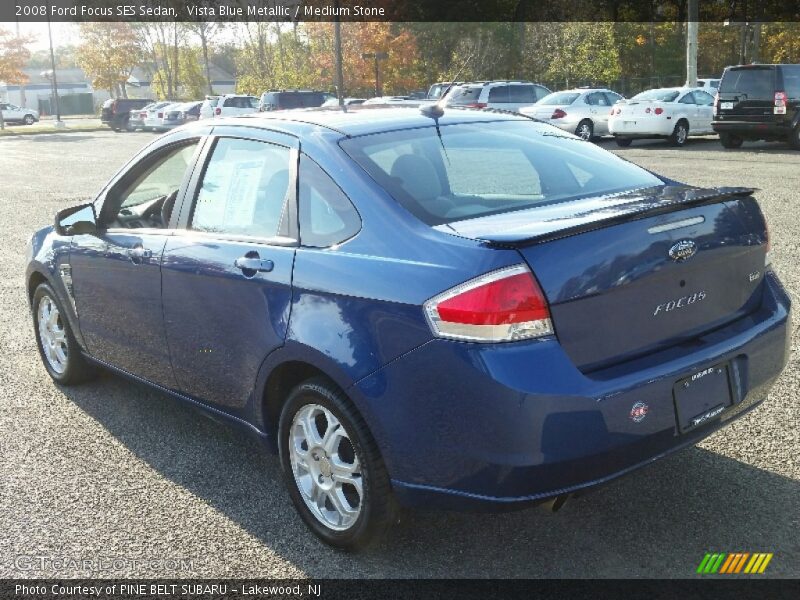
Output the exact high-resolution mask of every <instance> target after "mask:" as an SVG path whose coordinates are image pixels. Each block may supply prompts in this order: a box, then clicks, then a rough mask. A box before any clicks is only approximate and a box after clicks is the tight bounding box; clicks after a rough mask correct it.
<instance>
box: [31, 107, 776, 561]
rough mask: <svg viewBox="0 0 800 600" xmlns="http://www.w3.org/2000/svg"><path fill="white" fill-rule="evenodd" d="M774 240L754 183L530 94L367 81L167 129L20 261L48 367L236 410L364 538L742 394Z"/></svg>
mask: <svg viewBox="0 0 800 600" xmlns="http://www.w3.org/2000/svg"><path fill="white" fill-rule="evenodd" d="M768 248H769V239H768V233H767V225H766V223H765V220H764V217H763V215H762V213H761V211H760V209H759V206H758V203H757V201H756V200H755V199H754V198H753V195H752V190H750V189H746V188H740V187H719V188H708V189H699V188H695V187H691V186H688V185H683V184H679V183H677V182H674V181H671V180H668V179H665V178H662V177H659V176H658V175H655V174H653V173H650V172H648V171H645V170H643V169H641V168H639V167H637V166H635V165H633V164H630V163H628V162H626V161H624V160H622V159H620V158H618V157H616V156H614V155H613V154H611V153H609V152H606V151H605V150H603V149H600V148H598V147H596V146H594V145H592V144H591V143H588V142H586V141H583V140H581V139H580V138H578V137H576V136H574V135H572V134H569V133H565V132H562V131H560V130H559V129H556V128H554V127H552V126H550V125H547V124H543V123H539V122H536V121H535V120H532V119H529V118H526V117H524V116H522V115H519V114H513V113H492V112H487V111H478V110H469V109H455V108H447V109H444V111H443V112H442V111H441V110H440V111H439V112H436V111H434V110H429V109H425V108H423V109H422V110H419V109H414V108H378V109H367V108H364V109H350V110H348V111H347V112H343V111H327V110H315V111H310V112H309V111H303V112H294V113H293V112H286V113H263V114H262V115H260V116H249V117H244V118H235V119H230V118H229V119H224V118H223V119H217V120H214V121H213V122H208V121H200V122H197V123H193V124H190V125H187V126H185V127H181V128H178V129H175V130H173V131H171V132H170V133H168V134H166V135H164V136H162V137H160V138H158V139H157V140H155V141H153V142H152V143H151V144H150V145H148V146H147V147H146V148H144V149H143V150H142V151H141V152H140V153H139V154H138V155H137V156H135V157H134V158H133V159H132V160H131V161H130V162H129V163H128V164H127V165H126V166H124V167H123V168H122V169H121V170H120V171H119V173H117V174H116V175H115V176H114V177H113V178H112V179H111V180H110V181H109V182H108V184H107V185H106V186H105V187H104V188H103V189H102V190H101V191H100V192H99V194H98V195H97V196H96V198H94V200H93V201H91V202H88V203H85V204H83V205H79V206H75V207H72V208H67V209H64V210H62V211H61V212H60V213H59V214H58V215H57V216H56V220H55V223H54V224H53V225H52V226H48V227H45V228H43V229H41V230H39V231H37V232H36V233H34V234H33V237H32V239H31V241H30V243H29V245H28V256H27V270H26V274H25V276H26V289H27V291H28V297H29V301H30V306H31V311H32V315H33V324H34V329H35V334H36V339H37V341H38V345H39V350H40V353H41V356H42V360H43V364H44V367H45V368H46V369H47V371H48V373H49V374H50V376H51V377H52V378H53V379H54V380H55V382H56V383H58V384H60V385H72V384H77V383H79V382H82V381H86V380H89V379H90V378H91V377H92V376H93V375H94V374H95V372H96V369H97V368H98V367H103V368H106V369H110V370H112V371H114V372H117V373H119V374H121V375H124V376H126V377H128V378H131V379H133V380H135V381H138V382H142V383H144V384H146V385H149V386H152V387H154V388H156V389H158V390H161V391H162V392H164V393H165V394H167V395H170V396H172V397H174V398H177V399H179V400H181V401H184V402H187V403H189V404H191V405H193V406H195V407H197V408H198V409H200V410H203V411H207V412H208V413H211V414H212V415H213V416H214V417H215V418H220V419H226V420H228V421H229V422H230V423H231V424H233V425H236V426H239V427H241V428H242V430H243V431H244V432H248V433H250V434H252V435H254V436H256V437H257V438H259V439H261V440H263V441H264V443H265V444H266V445H267V446H268V447H269V448H271V449H272V450H274V451H275V452H276V453H277V454H278V455H279V457H280V464H281V465H282V468H283V470H284V473H285V475H286V483H287V486H288V490H289V494H290V496H291V498H292V500H293V502H294V505H295V506H296V508H297V510H298V511H299V514H300V516H301V517H302V519H303V520H304V521H305V523H306V524H307V525H308V526H309V527H310V529H311V530H312V531H313V532H314V533H315V534H316V535H318V536H319V537H320V538H321V539H323V540H324V541H326V542H327V543H329V544H332V545H334V546H337V547H340V548H347V549H357V548H361V547H363V546H364V545H366V544H368V543H369V542H370V541H372V540H374V539H376V538H378V537H379V536H380V535H381V534H382V533H383V532H384V531H385V530H386V529H387V528H388V527H389V526H390V525H391V524H392V523H393V522H394V521H395V519H396V517H395V515H396V511H397V508H398V507H400V506H406V507H411V506H427V507H434V506H436V507H443V508H457V509H474V508H483V509H486V508H488V509H501V508H507V507H522V506H528V505H530V504H532V503H536V502H541V501H544V500H547V499H554V498H555V499H557V501H558V502H561V501H563V499H564V498H566V497H567V496H568V495H570V494H572V493H574V492H577V491H579V490H582V489H584V488H587V487H590V486H594V485H596V484H599V483H602V482H606V481H609V480H611V479H613V478H615V477H618V476H620V475H623V474H625V473H628V472H630V471H632V470H634V469H636V468H638V467H641V466H644V465H647V464H649V463H651V462H653V461H654V460H655V459H658V458H660V457H663V456H665V455H667V454H669V453H671V452H674V451H676V450H679V449H680V448H684V447H686V446H690V445H692V444H694V443H696V442H697V441H699V440H701V439H703V438H705V437H706V436H708V435H709V434H711V433H712V432H714V431H716V430H717V429H719V428H720V427H723V426H724V425H726V424H728V423H730V422H731V421H732V420H733V419H736V418H738V417H740V416H742V415H744V414H747V413H748V412H749V411H751V410H752V409H753V408H754V407H755V406H757V405H758V404H759V403H760V402H761V401H762V400H764V399H765V397H766V396H767V393H768V391H769V389H770V386H771V385H772V384H773V382H774V381H775V379H776V378H777V377H778V376H779V374H780V372H781V370H782V368H783V366H784V364H785V363H786V360H787V355H788V347H787V344H788V342H789V314H790V302H789V298H788V297H787V294H786V293H785V291H784V290H783V288H782V287H781V284H780V282H779V281H778V278H777V277H776V275H775V273H774V272H773V270H772V268H771V266H770V260H769V253H768ZM717 475H718V474H711V473H709V476H710V477H713V476H717ZM675 501H676V502H679V501H680V499H675Z"/></svg>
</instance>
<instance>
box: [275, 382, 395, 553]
mask: <svg viewBox="0 0 800 600" xmlns="http://www.w3.org/2000/svg"><path fill="white" fill-rule="evenodd" d="M323 422H324V428H322V423H323ZM333 433H336V434H337V435H336V436H335V437H330V436H331V435H332V434H333ZM278 445H279V450H280V460H281V467H282V468H283V472H284V477H285V480H286V485H287V487H288V489H289V495H290V496H291V498H292V502H293V503H294V505H295V508H296V509H297V511H298V512H299V513H300V516H301V517H302V519H303V521H304V522H305V523H306V525H307V526H308V527H309V529H311V531H312V532H313V533H314V534H315V535H316V536H317V537H318V538H320V539H321V540H322V541H324V542H326V543H327V544H330V545H331V546H334V547H336V548H339V549H342V550H348V551H357V550H361V549H363V548H365V547H367V546H369V545H370V544H372V543H374V542H376V541H377V540H378V539H380V538H381V537H382V536H383V535H384V534H385V533H386V531H388V529H389V528H390V527H391V525H392V524H393V523H394V522H395V520H396V515H397V506H396V503H395V499H394V495H393V493H392V487H391V483H390V481H389V474H388V472H387V470H386V466H385V465H384V463H383V459H382V458H381V455H380V452H379V451H378V446H377V444H376V443H375V440H374V439H373V438H372V436H371V435H370V433H369V430H368V429H367V426H366V423H365V422H364V419H363V418H362V417H361V415H359V414H358V412H357V411H356V409H355V407H353V405H352V403H351V402H350V400H349V399H348V398H347V396H345V395H344V394H343V393H342V392H341V391H340V390H339V389H338V388H336V387H335V386H334V385H333V384H332V383H331V382H330V381H328V380H327V379H325V378H321V377H319V378H312V379H309V380H307V381H305V382H303V383H301V384H299V385H298V386H297V387H295V388H294V389H293V390H292V392H291V393H290V394H289V397H288V399H287V400H286V404H285V405H284V406H283V409H282V411H281V416H280V421H279V428H278ZM345 480H348V481H345ZM349 481H352V482H353V483H349ZM359 486H360V489H359Z"/></svg>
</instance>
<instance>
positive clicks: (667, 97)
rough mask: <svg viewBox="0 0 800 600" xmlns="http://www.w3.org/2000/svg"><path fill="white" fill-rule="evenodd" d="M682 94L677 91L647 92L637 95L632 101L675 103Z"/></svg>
mask: <svg viewBox="0 0 800 600" xmlns="http://www.w3.org/2000/svg"><path fill="white" fill-rule="evenodd" d="M678 94H680V92H678V91H676V90H647V91H646V92H642V93H641V94H636V95H635V96H634V97H633V98H631V100H651V101H653V102H674V101H675V98H677V97H678Z"/></svg>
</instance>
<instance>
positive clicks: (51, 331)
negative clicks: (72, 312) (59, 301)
mask: <svg viewBox="0 0 800 600" xmlns="http://www.w3.org/2000/svg"><path fill="white" fill-rule="evenodd" d="M37 321H38V324H39V340H40V342H41V345H42V353H43V354H44V357H45V359H47V362H48V364H49V365H50V368H51V369H53V371H55V372H56V373H58V374H59V375H60V374H61V373H63V372H64V371H66V370H67V360H68V358H69V354H68V350H67V331H66V329H65V327H64V323H63V321H62V320H61V314H60V313H59V312H58V307H57V306H56V303H55V302H53V300H52V298H50V296H43V297H42V299H41V300H40V301H39V310H38V314H37Z"/></svg>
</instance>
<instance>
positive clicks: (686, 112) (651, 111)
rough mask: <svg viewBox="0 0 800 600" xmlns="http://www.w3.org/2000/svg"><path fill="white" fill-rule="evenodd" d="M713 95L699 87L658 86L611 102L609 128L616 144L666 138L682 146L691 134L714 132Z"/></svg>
mask: <svg viewBox="0 0 800 600" xmlns="http://www.w3.org/2000/svg"><path fill="white" fill-rule="evenodd" d="M713 104H714V97H713V96H712V95H711V94H709V93H708V92H706V91H704V90H702V89H700V88H685V87H680V88H660V89H655V90H648V91H646V92H642V93H641V94H636V95H635V96H634V97H633V98H631V99H630V100H624V101H622V102H619V103H618V104H616V105H615V106H614V109H613V110H612V111H611V116H610V117H609V119H608V130H609V131H610V132H611V133H612V134H613V135H614V139H615V140H616V142H617V144H618V145H619V146H623V147H624V146H630V145H631V142H632V141H633V140H635V139H647V138H666V139H668V140H669V141H670V143H671V144H673V145H675V146H683V145H684V144H685V143H686V141H687V140H688V139H689V137H690V136H693V135H708V134H709V133H713V132H714V130H713V129H712V127H711V120H712V118H713V114H712V113H713Z"/></svg>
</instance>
